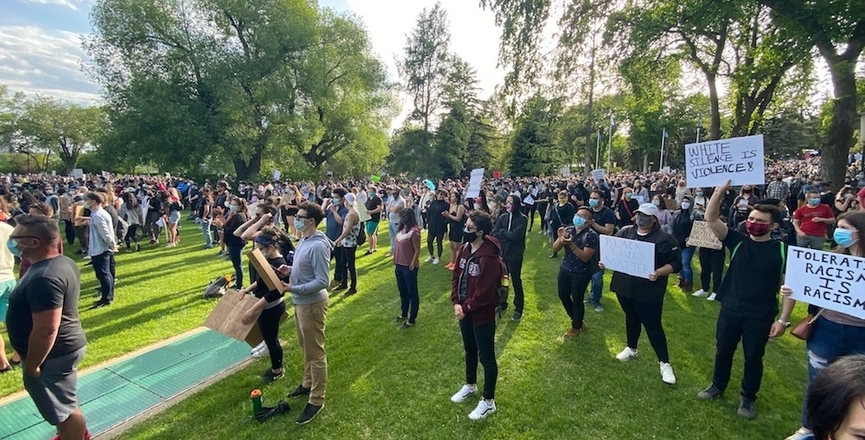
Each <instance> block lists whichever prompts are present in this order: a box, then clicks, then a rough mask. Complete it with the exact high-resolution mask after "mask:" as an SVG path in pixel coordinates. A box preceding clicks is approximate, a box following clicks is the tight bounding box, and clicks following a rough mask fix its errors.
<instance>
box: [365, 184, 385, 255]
mask: <svg viewBox="0 0 865 440" xmlns="http://www.w3.org/2000/svg"><path fill="white" fill-rule="evenodd" d="M377 191H378V189H377V188H376V187H375V185H370V186H369V194H368V196H369V197H368V199H367V201H366V212H367V213H368V214H369V216H370V219H369V220H367V222H366V236H367V242H368V245H367V246H368V248H367V251H366V255H371V254H373V253H374V252H375V251H377V250H378V225H379V223H380V222H381V213H382V211H383V210H384V204H383V203H382V200H381V197H379V194H378V192H377Z"/></svg>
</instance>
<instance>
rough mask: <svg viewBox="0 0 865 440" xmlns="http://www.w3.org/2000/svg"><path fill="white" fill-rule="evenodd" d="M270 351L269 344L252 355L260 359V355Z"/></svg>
mask: <svg viewBox="0 0 865 440" xmlns="http://www.w3.org/2000/svg"><path fill="white" fill-rule="evenodd" d="M268 353H270V350H268V349H267V346H265V347H264V349H262V350H259V351H256V352H254V353H252V357H254V358H256V359H258V358H260V357H262V356H264V355H266V354H268Z"/></svg>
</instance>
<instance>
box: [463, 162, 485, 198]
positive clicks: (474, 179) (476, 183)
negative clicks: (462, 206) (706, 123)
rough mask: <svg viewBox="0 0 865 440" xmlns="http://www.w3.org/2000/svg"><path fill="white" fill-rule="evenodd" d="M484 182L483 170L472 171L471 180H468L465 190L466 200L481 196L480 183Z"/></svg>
mask: <svg viewBox="0 0 865 440" xmlns="http://www.w3.org/2000/svg"><path fill="white" fill-rule="evenodd" d="M483 180H484V169H483V168H476V169H474V170H472V174H471V180H469V188H468V189H467V190H466V198H469V199H474V198H476V197H477V196H479V195H480V194H481V183H482V182H483Z"/></svg>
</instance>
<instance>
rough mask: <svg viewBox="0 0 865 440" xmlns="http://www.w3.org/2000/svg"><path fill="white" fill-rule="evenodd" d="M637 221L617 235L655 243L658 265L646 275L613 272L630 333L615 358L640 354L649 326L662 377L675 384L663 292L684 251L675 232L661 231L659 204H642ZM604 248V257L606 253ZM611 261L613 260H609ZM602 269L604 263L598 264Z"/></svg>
mask: <svg viewBox="0 0 865 440" xmlns="http://www.w3.org/2000/svg"><path fill="white" fill-rule="evenodd" d="M634 218H635V220H636V224H635V225H633V226H629V227H625V228H622V229H621V230H620V231H619V232H617V233H616V237H619V238H624V239H628V240H635V241H642V242H646V243H652V244H653V245H654V249H655V261H653V262H652V267H654V268H655V270H654V271H652V272H651V273H649V274H646V276H645V278H642V277H637V276H633V275H628V274H626V273H623V272H619V271H615V270H614V271H613V279H612V281H611V282H610V290H612V291H613V292H615V293H616V297H617V298H618V299H619V304H620V305H621V306H622V311H624V312H625V331H626V333H627V339H628V345H627V346H626V347H625V349H624V350H622V352H621V353H619V354H618V355H616V359H618V360H620V361H623V362H624V361H627V360H629V359H631V358H633V357H637V341H639V339H640V333H641V326H642V327H644V328H645V329H646V334H647V335H648V337H649V343H651V344H652V348H653V349H654V350H655V354H656V355H657V356H658V363H659V364H660V367H661V380H663V381H664V382H665V383H667V384H670V385H673V384H675V383H676V376H675V375H674V374H673V367H672V366H671V365H670V355H669V352H668V351H667V335H666V334H665V333H664V326H663V324H662V322H661V315H662V312H663V310H664V295H665V294H666V293H667V277H669V276H670V274H672V273H676V272H679V271H680V270H681V269H682V253H681V251H680V250H679V243H678V242H677V241H676V239H675V238H673V236H672V235H670V234H668V233H666V232H664V231H662V230H661V226H660V225H658V207H657V206H655V205H653V204H651V203H645V204H643V205H640V207H639V208H638V209H637V210H636V213H635V215H634ZM604 252H605V251H604V250H603V249H601V259H602V260H603V259H605V258H607V257H605V256H604ZM607 263H609V264H612V263H613V261H610V260H608V261H607ZM598 267H600V268H601V269H603V268H604V267H605V266H604V263H598Z"/></svg>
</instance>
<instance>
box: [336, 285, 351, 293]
mask: <svg viewBox="0 0 865 440" xmlns="http://www.w3.org/2000/svg"><path fill="white" fill-rule="evenodd" d="M345 289H348V286H346V285H345V284H340V285H339V286H337V287H336V289H333V291H334V292H339V291H340V290H345Z"/></svg>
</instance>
